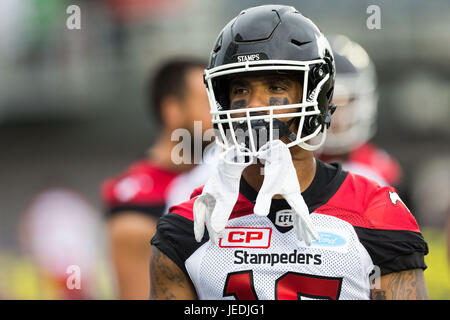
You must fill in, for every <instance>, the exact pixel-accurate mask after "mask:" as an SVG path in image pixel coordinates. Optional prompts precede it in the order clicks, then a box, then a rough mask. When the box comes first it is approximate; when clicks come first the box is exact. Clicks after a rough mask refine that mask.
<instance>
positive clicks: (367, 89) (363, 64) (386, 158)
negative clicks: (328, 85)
mask: <svg viewBox="0 0 450 320" xmlns="http://www.w3.org/2000/svg"><path fill="white" fill-rule="evenodd" d="M328 39H329V41H330V45H331V49H332V50H333V53H334V59H335V64H336V83H335V88H334V94H333V103H334V104H336V106H337V108H336V111H335V113H334V114H333V121H332V122H331V126H330V128H329V129H328V133H327V139H326V141H325V142H324V145H323V147H322V148H320V149H319V150H318V154H319V156H320V159H321V160H323V161H325V162H341V163H342V168H343V169H345V170H348V171H351V172H352V173H356V174H361V175H363V176H365V177H367V178H369V179H373V180H375V181H376V182H378V183H379V184H380V185H381V186H387V185H390V186H398V185H399V182H400V178H401V167H400V165H399V163H398V161H397V160H396V159H395V158H394V157H392V156H391V155H389V154H388V153H387V152H386V151H384V150H382V149H380V148H379V147H377V146H376V145H374V144H373V143H370V142H369V140H370V139H371V138H372V137H373V135H374V134H375V131H376V117H377V101H378V94H377V79H376V73H375V66H374V64H373V62H372V60H371V59H370V57H369V55H368V54H367V52H366V50H364V49H363V48H362V47H361V46H360V45H359V44H357V43H356V42H354V41H351V40H350V39H349V38H348V37H346V36H344V35H338V36H332V37H328Z"/></svg>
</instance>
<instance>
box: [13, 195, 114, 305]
mask: <svg viewBox="0 0 450 320" xmlns="http://www.w3.org/2000/svg"><path fill="white" fill-rule="evenodd" d="M19 237H20V244H21V248H22V251H23V253H24V254H25V256H26V257H27V258H28V259H29V260H30V262H31V265H30V266H29V267H28V268H27V269H25V270H27V271H28V272H22V273H21V274H20V278H21V279H16V281H17V280H22V284H21V285H22V287H23V288H26V292H27V294H26V295H25V296H22V297H21V298H31V299H58V300H59V299H63V300H64V299H75V300H79V299H102V298H112V296H113V294H112V292H113V291H114V290H113V288H111V287H110V286H109V283H110V282H111V281H110V280H111V279H110V276H111V272H110V271H111V270H110V269H109V267H108V265H107V261H108V260H107V257H106V256H105V254H104V253H105V248H106V244H105V241H104V239H105V238H104V226H103V224H102V220H101V213H100V212H99V211H98V210H97V209H96V208H95V207H94V206H93V205H92V204H91V203H90V202H89V201H88V200H87V199H86V198H85V197H84V196H83V195H82V194H80V193H79V192H77V191H75V190H72V189H70V188H67V187H51V188H46V189H43V190H40V191H39V192H37V193H36V195H35V196H34V197H33V198H32V199H31V200H30V203H29V204H28V206H27V208H26V210H25V212H24V214H23V215H22V216H21V222H20V224H19ZM25 270H23V271H25ZM12 275H13V273H12V272H11V273H9V277H12ZM106 291H108V293H107V292H106ZM12 297H13V298H16V297H14V296H12ZM10 298H11V297H10Z"/></svg>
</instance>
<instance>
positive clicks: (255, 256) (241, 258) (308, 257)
mask: <svg viewBox="0 0 450 320" xmlns="http://www.w3.org/2000/svg"><path fill="white" fill-rule="evenodd" d="M234 257H235V260H234V261H233V263H234V264H270V265H271V266H273V265H275V264H277V263H281V264H288V263H290V264H310V263H312V264H314V265H320V264H322V255H320V254H314V255H313V254H310V253H297V250H294V251H293V252H292V253H290V254H287V253H280V254H278V253H248V252H247V251H244V250H236V251H235V252H234Z"/></svg>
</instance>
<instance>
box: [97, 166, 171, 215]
mask: <svg viewBox="0 0 450 320" xmlns="http://www.w3.org/2000/svg"><path fill="white" fill-rule="evenodd" d="M178 175H179V173H178V172H173V171H169V170H167V169H165V168H161V167H159V166H156V165H154V164H152V163H151V162H149V161H147V160H140V161H137V162H135V163H133V164H132V165H131V166H129V167H128V168H127V169H126V170H125V171H124V172H123V173H122V174H120V175H118V176H116V177H113V178H109V179H107V180H106V181H105V182H103V184H102V187H101V195H102V200H103V203H104V206H105V207H106V210H107V214H108V216H112V215H115V214H117V213H120V212H125V211H130V210H131V211H138V212H142V213H144V214H147V215H150V216H153V217H157V218H158V217H160V216H161V215H162V214H163V212H164V209H165V208H166V201H167V194H168V192H169V187H170V184H171V182H172V181H173V180H174V179H175V178H176V177H177V176H178Z"/></svg>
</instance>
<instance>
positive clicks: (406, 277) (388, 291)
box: [372, 269, 428, 300]
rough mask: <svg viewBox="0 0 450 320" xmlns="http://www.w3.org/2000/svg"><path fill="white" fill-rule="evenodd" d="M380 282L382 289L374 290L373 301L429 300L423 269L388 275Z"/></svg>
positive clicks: (382, 277)
mask: <svg viewBox="0 0 450 320" xmlns="http://www.w3.org/2000/svg"><path fill="white" fill-rule="evenodd" d="M380 280H381V281H380V283H381V285H380V287H381V288H380V289H373V290H372V300H428V291H427V286H426V283H425V277H424V274H423V270H422V269H412V270H405V271H400V272H393V273H388V274H385V275H383V276H381V278H380Z"/></svg>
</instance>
